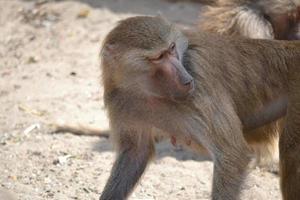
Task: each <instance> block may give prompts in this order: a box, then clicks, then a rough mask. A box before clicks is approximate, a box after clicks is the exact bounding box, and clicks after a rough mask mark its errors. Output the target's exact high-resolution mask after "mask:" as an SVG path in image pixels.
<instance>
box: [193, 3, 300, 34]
mask: <svg viewBox="0 0 300 200" xmlns="http://www.w3.org/2000/svg"><path fill="white" fill-rule="evenodd" d="M299 20H300V0H217V1H216V2H215V4H214V5H212V6H210V7H208V9H206V10H205V11H204V12H203V13H202V15H201V19H200V22H199V28H200V29H201V30H202V31H208V32H214V33H220V34H224V35H232V36H245V37H250V38H263V39H280V40H295V39H300V35H299V28H300V27H299V23H300V21H299Z"/></svg>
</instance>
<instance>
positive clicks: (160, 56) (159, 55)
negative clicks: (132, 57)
mask: <svg viewBox="0 0 300 200" xmlns="http://www.w3.org/2000/svg"><path fill="white" fill-rule="evenodd" d="M163 57H164V53H160V54H158V55H157V56H154V57H152V58H149V60H150V61H151V62H159V61H161V60H162V59H163Z"/></svg>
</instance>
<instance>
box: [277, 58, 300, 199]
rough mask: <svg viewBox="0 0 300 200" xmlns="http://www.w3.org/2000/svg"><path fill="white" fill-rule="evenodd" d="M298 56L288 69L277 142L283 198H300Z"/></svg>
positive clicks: (299, 84) (299, 90)
mask: <svg viewBox="0 0 300 200" xmlns="http://www.w3.org/2000/svg"><path fill="white" fill-rule="evenodd" d="M299 60H300V56H298V65H295V66H294V67H293V68H290V69H289V106H288V114H287V125H286V127H285V130H284V132H283V133H282V134H281V137H280V142H279V150H280V173H281V189H282V196H283V199H284V200H298V199H300V156H299V152H300V89H299V88H300V64H299Z"/></svg>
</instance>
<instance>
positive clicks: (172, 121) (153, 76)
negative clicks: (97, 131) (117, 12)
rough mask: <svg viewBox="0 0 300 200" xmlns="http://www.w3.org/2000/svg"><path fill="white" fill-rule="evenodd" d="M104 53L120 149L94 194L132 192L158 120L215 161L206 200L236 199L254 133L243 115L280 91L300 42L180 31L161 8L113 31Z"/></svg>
mask: <svg viewBox="0 0 300 200" xmlns="http://www.w3.org/2000/svg"><path fill="white" fill-rule="evenodd" d="M101 62H102V64H101V66H102V76H103V86H104V103H105V106H106V109H107V111H108V117H109V121H110V128H111V136H112V139H113V141H114V143H115V146H116V150H117V157H116V160H115V162H114V164H113V168H112V171H111V174H110V177H109V178H108V181H107V184H106V186H105V188H104V190H103V192H102V195H101V197H100V199H102V200H110V199H126V198H127V197H128V196H129V194H130V193H131V191H132V190H133V188H134V186H135V185H136V183H137V182H138V180H139V179H140V177H141V175H142V174H143V172H144V170H145V168H146V166H147V165H148V162H149V160H151V158H152V157H153V155H154V151H155V148H154V142H153V135H152V132H151V129H152V127H155V128H158V129H161V130H163V133H165V135H166V137H170V138H172V139H175V140H176V142H178V143H181V144H183V145H185V146H186V147H188V148H190V149H193V150H194V151H196V152H198V151H199V149H201V148H202V146H204V147H205V148H206V149H207V151H208V152H209V153H210V155H211V157H212V160H213V162H214V174H213V186H212V199H214V200H219V199H222V200H229V199H230V200H233V199H238V197H239V193H240V187H241V185H242V182H243V179H244V177H245V175H246V171H247V166H248V164H249V162H250V160H251V158H252V156H253V149H252V148H251V144H252V143H251V142H249V141H251V140H255V139H256V138H257V137H256V136H255V135H254V136H252V135H251V134H248V132H247V131H243V129H244V128H245V127H244V124H243V122H244V121H246V122H247V121H250V122H251V120H249V119H251V118H254V119H255V118H257V119H259V118H260V117H259V116H260V115H261V114H262V115H264V114H263V113H262V112H264V111H265V110H266V111H268V110H271V111H272V109H269V107H271V108H272V107H274V106H273V103H274V102H275V104H274V105H276V101H279V102H280V99H282V98H283V99H284V98H285V97H286V95H287V88H288V85H287V84H288V83H287V82H288V77H287V76H288V74H287V73H288V69H289V68H296V67H298V66H299V65H300V41H299V42H283V41H275V40H254V39H247V38H231V37H224V36H223V37H221V36H219V35H215V34H208V33H204V32H199V31H198V30H197V31H191V30H190V31H180V30H179V29H178V28H176V27H175V26H174V25H173V24H171V23H169V22H168V21H166V20H165V19H162V18H161V17H149V16H148V17H147V16H140V17H132V18H128V19H125V20H123V21H121V22H120V23H119V24H118V25H117V26H116V27H115V28H113V29H112V31H110V32H109V34H108V35H107V36H106V38H105V40H104V43H103V47H102V50H101ZM278 99H279V100H278ZM277 104H279V105H280V103H278V102H277ZM281 105H284V103H283V104H281ZM283 107H284V106H283ZM273 110H274V109H273ZM278 110H281V109H278ZM283 110H284V109H283ZM274 112H275V113H276V112H277V111H276V109H275V111H274ZM278 117H280V114H279V115H278ZM272 120H273V119H272V116H271V120H269V119H267V120H265V122H266V123H269V122H271V121H272ZM254 121H255V120H254ZM246 129H247V128H246ZM264 133H265V132H262V134H264ZM263 138H264V137H263V136H262V137H260V139H261V140H263ZM266 138H268V137H266ZM289 161H290V159H289V160H288V162H289ZM295 176H299V174H295ZM284 181H286V182H289V181H290V180H289V179H287V180H284ZM298 185H300V183H299V184H295V185H293V188H290V189H292V190H299V189H300V188H299V186H298ZM297 187H298V188H297Z"/></svg>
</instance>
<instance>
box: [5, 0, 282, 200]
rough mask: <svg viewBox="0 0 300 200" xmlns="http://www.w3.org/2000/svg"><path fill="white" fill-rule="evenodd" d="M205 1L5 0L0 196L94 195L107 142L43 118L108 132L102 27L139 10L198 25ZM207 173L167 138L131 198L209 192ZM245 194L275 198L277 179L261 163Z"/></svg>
mask: <svg viewBox="0 0 300 200" xmlns="http://www.w3.org/2000/svg"><path fill="white" fill-rule="evenodd" d="M202 7H203V6H202V5H201V1H197V0H194V1H174V0H172V1H167V0H77V1H76V0H73V1H72V0H69V1H64V0H37V1H29V0H27V1H26V0H23V1H22V0H0V105H1V106H0V200H8V199H9V198H10V197H8V196H6V197H5V196H4V193H11V196H12V197H11V198H12V199H22V200H40V199H57V200H67V199H78V200H84V199H89V200H94V199H98V196H99V193H100V192H101V191H102V188H103V186H104V184H105V181H106V179H107V177H108V174H109V171H110V168H111V165H112V162H113V159H114V153H113V147H112V145H111V143H110V141H109V140H107V139H105V138H98V137H91V136H76V135H72V134H68V133H66V134H51V133H50V132H51V131H50V128H49V126H47V124H48V123H52V122H58V121H66V122H70V123H78V122H80V123H83V124H91V125H97V126H98V127H101V128H103V130H107V129H108V128H109V126H108V121H107V118H106V115H105V109H104V107H103V101H102V86H101V82H100V76H101V71H100V67H99V58H98V55H99V49H100V46H101V42H102V40H103V38H104V37H105V35H106V33H107V32H108V31H109V30H110V29H111V28H113V26H114V25H115V23H116V22H117V21H118V20H120V19H124V18H126V17H130V16H135V15H157V14H161V15H163V16H164V17H166V18H167V19H168V20H170V21H172V22H174V23H176V24H178V25H179V26H182V27H192V26H194V25H195V24H196V23H197V21H198V20H199V18H198V16H199V13H200V12H201V8H202ZM211 179H212V163H211V162H210V161H209V160H208V159H207V158H206V157H201V156H196V155H194V154H193V153H191V152H187V151H183V150H181V149H176V148H174V147H173V146H172V145H170V144H169V142H168V141H165V142H163V143H161V144H159V145H158V150H157V157H156V159H155V160H154V161H153V163H152V164H151V165H150V167H149V169H148V170H147V172H146V174H145V175H144V178H143V179H142V181H141V182H140V183H139V184H138V186H137V188H136V190H135V191H134V193H133V194H132V196H131V198H130V199H146V200H148V199H149V200H150V199H159V200H165V199H174V200H182V199H183V200H185V199H186V200H188V199H209V197H210V187H211ZM1 191H2V192H1ZM243 191H244V192H243V199H249V200H250V199H251V200H253V199H270V200H273V199H274V200H275V199H279V197H280V192H279V184H278V177H277V176H276V175H274V174H272V173H269V172H265V171H262V170H260V169H255V170H254V171H253V172H252V173H251V174H250V176H249V178H248V181H247V183H246V184H245V186H244V190H243ZM1 194H2V196H1Z"/></svg>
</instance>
